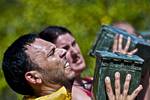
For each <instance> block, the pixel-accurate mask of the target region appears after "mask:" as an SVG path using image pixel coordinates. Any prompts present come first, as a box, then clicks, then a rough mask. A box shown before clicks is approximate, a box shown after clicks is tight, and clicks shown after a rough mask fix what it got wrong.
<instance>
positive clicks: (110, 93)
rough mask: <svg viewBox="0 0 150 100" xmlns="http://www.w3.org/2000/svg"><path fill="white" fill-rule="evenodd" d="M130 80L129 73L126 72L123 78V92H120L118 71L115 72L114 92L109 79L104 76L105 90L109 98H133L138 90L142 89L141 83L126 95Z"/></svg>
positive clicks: (130, 99)
mask: <svg viewBox="0 0 150 100" xmlns="http://www.w3.org/2000/svg"><path fill="white" fill-rule="evenodd" d="M130 80H131V75H130V74H128V75H127V76H126V79H125V83H124V88H123V92H122V93H121V92H120V91H121V86H120V73H119V72H116V73H115V94H114V93H113V90H112V86H111V81H110V78H109V77H106V78H105V85H106V92H107V95H108V99H109V100H134V99H135V97H136V96H137V95H138V94H139V92H140V91H141V90H142V89H143V87H142V85H139V86H138V87H137V88H136V89H135V90H134V91H133V93H132V94H131V95H128V90H129V84H130Z"/></svg>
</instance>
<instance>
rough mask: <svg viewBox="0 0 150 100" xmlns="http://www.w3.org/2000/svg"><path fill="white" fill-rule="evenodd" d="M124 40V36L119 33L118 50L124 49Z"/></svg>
mask: <svg viewBox="0 0 150 100" xmlns="http://www.w3.org/2000/svg"><path fill="white" fill-rule="evenodd" d="M122 41H123V36H122V35H119V41H118V51H122Z"/></svg>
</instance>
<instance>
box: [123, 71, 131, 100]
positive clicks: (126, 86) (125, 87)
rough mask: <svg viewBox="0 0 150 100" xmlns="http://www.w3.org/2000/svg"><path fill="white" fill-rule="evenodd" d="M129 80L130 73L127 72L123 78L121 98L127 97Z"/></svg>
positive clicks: (124, 99)
mask: <svg viewBox="0 0 150 100" xmlns="http://www.w3.org/2000/svg"><path fill="white" fill-rule="evenodd" d="M130 80H131V75H130V74H127V76H126V79H125V83H124V89H123V94H122V96H123V100H126V98H127V95H128V90H129V85H130Z"/></svg>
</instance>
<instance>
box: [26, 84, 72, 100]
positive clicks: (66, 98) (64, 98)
mask: <svg viewBox="0 0 150 100" xmlns="http://www.w3.org/2000/svg"><path fill="white" fill-rule="evenodd" d="M24 100H71V93H68V91H67V90H66V88H65V87H61V88H60V89H59V90H57V91H56V92H54V93H52V94H49V95H45V96H41V97H38V98H35V97H31V96H28V97H27V96H26V97H24Z"/></svg>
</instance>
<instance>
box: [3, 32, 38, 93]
mask: <svg viewBox="0 0 150 100" xmlns="http://www.w3.org/2000/svg"><path fill="white" fill-rule="evenodd" d="M36 37H37V35H36V34H27V35H23V36H21V37H19V38H18V39H17V40H16V41H15V42H14V43H13V44H11V45H10V46H9V47H8V49H7V50H6V51H5V53H4V57H3V62H2V70H3V72H4V76H5V79H6V81H7V83H8V85H9V86H10V87H11V88H12V89H13V90H14V91H16V92H17V93H20V94H23V95H33V89H32V87H31V86H30V85H29V84H28V83H27V81H26V79H25V73H26V72H27V71H29V70H31V69H32V67H33V66H36V65H35V64H34V63H33V62H32V61H31V60H30V58H29V57H28V55H27V54H26V53H25V50H26V49H27V48H26V47H25V46H26V45H30V44H31V43H33V42H34V41H35V38H36Z"/></svg>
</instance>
